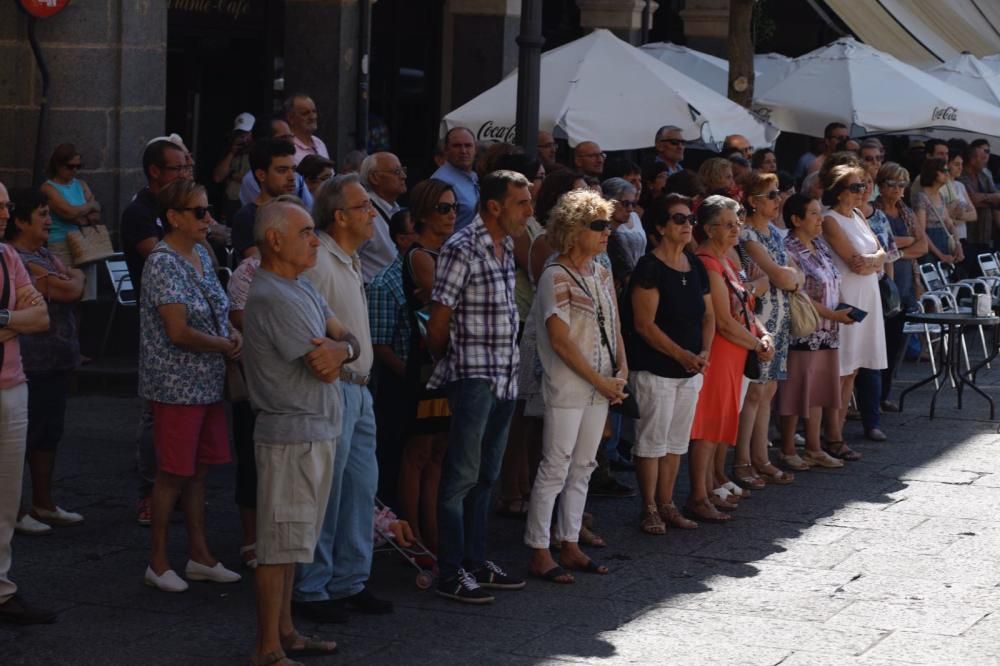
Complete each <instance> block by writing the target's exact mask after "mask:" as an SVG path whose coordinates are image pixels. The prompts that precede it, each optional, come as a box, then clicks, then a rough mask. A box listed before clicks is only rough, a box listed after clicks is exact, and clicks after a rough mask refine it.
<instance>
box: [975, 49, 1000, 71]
mask: <svg viewBox="0 0 1000 666" xmlns="http://www.w3.org/2000/svg"><path fill="white" fill-rule="evenodd" d="M980 60H982V61H983V62H984V63H986V66H987V67H992V68H993V71H994V72H996V73H997V74H1000V53H995V54H993V55H989V56H984V57H982V58H980Z"/></svg>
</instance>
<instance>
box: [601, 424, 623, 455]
mask: <svg viewBox="0 0 1000 666" xmlns="http://www.w3.org/2000/svg"><path fill="white" fill-rule="evenodd" d="M608 418H609V420H610V421H611V437H608V438H607V439H602V440H601V446H600V449H599V450H600V451H601V453H603V454H604V459H605V460H606V461H607V462H612V461H617V462H620V461H621V459H622V456H621V454H620V453H619V452H618V443H619V442H620V441H621V439H622V427H623V426H624V419H623V418H622V415H621V414H620V413H619V412H608Z"/></svg>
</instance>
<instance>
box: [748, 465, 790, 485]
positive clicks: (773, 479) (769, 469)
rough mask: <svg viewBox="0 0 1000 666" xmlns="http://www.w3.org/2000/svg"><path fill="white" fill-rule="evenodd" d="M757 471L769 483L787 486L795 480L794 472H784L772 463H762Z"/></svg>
mask: <svg viewBox="0 0 1000 666" xmlns="http://www.w3.org/2000/svg"><path fill="white" fill-rule="evenodd" d="M757 473H758V474H760V475H761V476H762V477H763V478H764V480H765V481H767V482H768V483H773V484H775V485H778V486H787V485H788V484H790V483H792V482H793V481H795V476H794V475H793V474H789V473H788V472H783V471H781V470H780V469H778V468H777V467H775V466H774V465H772V464H771V463H767V464H766V465H761V467H760V469H758V470H757Z"/></svg>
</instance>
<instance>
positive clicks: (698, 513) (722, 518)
mask: <svg viewBox="0 0 1000 666" xmlns="http://www.w3.org/2000/svg"><path fill="white" fill-rule="evenodd" d="M684 510H685V511H687V512H688V515H690V516H692V517H693V518H694V519H695V520H699V521H701V522H705V523H725V522H728V521H730V520H732V519H733V517H732V516H730V515H729V514H728V513H722V512H721V511H719V510H717V509H716V508H715V507H714V506H712V503H711V502H710V501H708V499H703V500H698V501H694V502H693V501H691V500H688V501H687V503H686V504H685V505H684Z"/></svg>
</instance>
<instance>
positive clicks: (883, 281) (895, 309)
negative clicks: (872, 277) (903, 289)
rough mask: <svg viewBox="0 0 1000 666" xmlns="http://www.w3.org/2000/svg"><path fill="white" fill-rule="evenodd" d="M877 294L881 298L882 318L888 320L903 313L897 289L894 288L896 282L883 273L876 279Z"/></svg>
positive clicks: (901, 301)
mask: <svg viewBox="0 0 1000 666" xmlns="http://www.w3.org/2000/svg"><path fill="white" fill-rule="evenodd" d="M878 293H879V296H881V297H882V317H884V318H885V319H890V318H892V317H895V316H896V315H898V314H899V313H900V312H902V311H903V300H902V299H901V298H900V296H899V287H897V286H896V281H895V280H893V279H892V278H891V277H889V276H888V275H886V274H885V273H883V274H882V277H880V278H879V279H878Z"/></svg>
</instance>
